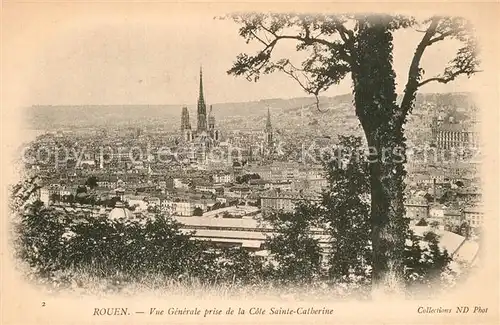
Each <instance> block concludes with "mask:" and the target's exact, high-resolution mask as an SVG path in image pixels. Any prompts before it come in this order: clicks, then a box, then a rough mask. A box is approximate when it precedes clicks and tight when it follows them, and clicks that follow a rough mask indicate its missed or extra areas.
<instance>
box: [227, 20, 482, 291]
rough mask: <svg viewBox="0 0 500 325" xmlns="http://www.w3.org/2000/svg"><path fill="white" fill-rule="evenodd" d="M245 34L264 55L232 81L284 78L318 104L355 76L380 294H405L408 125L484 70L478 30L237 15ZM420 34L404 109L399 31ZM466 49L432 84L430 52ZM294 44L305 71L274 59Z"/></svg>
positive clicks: (239, 63)
mask: <svg viewBox="0 0 500 325" xmlns="http://www.w3.org/2000/svg"><path fill="white" fill-rule="evenodd" d="M226 18H230V19H232V20H233V21H234V22H236V23H237V24H238V25H240V28H239V35H240V36H241V37H243V38H244V39H245V40H246V42H247V43H249V42H256V43H258V44H260V45H261V49H260V50H259V51H258V52H257V53H256V54H254V55H249V54H246V53H241V54H239V55H238V56H237V58H236V61H235V62H234V64H233V66H232V68H231V69H230V70H229V71H228V74H232V75H235V76H245V77H246V78H247V79H248V80H249V81H252V80H253V81H257V80H258V79H259V77H260V76H261V75H262V74H269V73H272V72H275V71H281V72H283V73H285V74H286V75H288V76H290V77H291V78H293V79H294V80H295V81H297V82H298V84H299V85H300V86H301V87H302V88H303V89H304V91H305V92H306V93H308V94H312V95H314V96H315V97H316V103H317V107H318V109H319V97H318V96H319V94H320V92H322V91H325V90H327V89H328V88H329V87H330V86H332V85H335V84H338V83H339V82H340V81H341V80H342V79H344V78H345V77H346V76H347V75H348V74H350V76H351V79H352V84H353V93H354V106H355V113H356V115H357V117H358V119H359V121H360V123H361V126H362V128H363V131H364V133H365V137H366V140H367V143H368V146H369V147H370V154H371V155H370V168H369V178H370V189H371V216H370V219H371V220H370V221H371V234H372V247H373V258H372V267H373V277H372V281H373V284H374V289H382V291H385V292H387V293H398V292H400V291H401V289H402V286H403V281H402V278H403V273H404V267H403V263H402V260H403V256H404V235H403V234H405V233H406V231H407V229H408V221H407V220H405V219H404V214H405V209H404V204H403V199H404V196H403V192H404V183H403V179H404V176H405V170H404V166H403V163H404V162H405V161H406V146H405V137H404V132H403V126H404V124H405V123H406V120H407V116H408V114H410V113H411V111H412V109H413V106H414V102H415V97H416V94H417V91H418V89H419V88H420V87H422V86H424V85H426V84H428V83H431V82H439V83H448V82H451V81H453V80H455V79H456V78H458V77H459V76H462V75H465V76H471V75H472V74H474V73H476V72H477V71H478V70H477V68H478V65H479V60H478V58H477V54H476V41H475V38H474V37H473V35H472V33H471V25H470V23H469V22H468V21H467V20H465V19H463V18H460V17H443V16H433V17H430V18H429V19H426V20H423V21H417V20H416V19H415V18H413V17H405V16H391V15H364V14H344V15H314V16H312V15H298V14H274V13H272V14H260V13H252V14H233V15H230V16H229V17H226ZM403 28H415V29H416V30H417V31H419V32H421V33H422V34H423V36H422V38H421V40H420V42H419V44H417V46H416V50H415V52H414V55H413V58H412V60H411V63H410V66H409V70H408V77H407V81H406V85H405V90H404V94H403V97H402V100H401V102H400V103H399V104H397V103H396V98H397V94H396V90H395V76H396V74H395V72H394V70H393V67H392V61H393V57H392V55H393V32H394V31H395V30H398V29H403ZM451 39H453V40H454V41H458V42H459V43H460V44H461V46H460V47H459V49H458V50H457V52H456V55H455V57H454V58H451V60H450V61H449V64H448V65H447V66H446V67H445V68H444V71H443V73H442V74H440V75H437V76H431V77H429V78H427V79H424V76H425V71H424V69H423V68H422V67H421V59H422V57H423V56H424V53H425V51H426V49H428V48H429V47H430V46H432V45H434V44H436V43H439V42H443V41H446V40H451ZM284 41H293V42H295V44H296V50H297V51H298V52H302V53H305V54H306V58H305V59H304V60H303V61H302V62H301V64H300V65H297V64H294V63H292V62H291V60H290V59H289V58H281V59H277V60H272V54H273V51H274V50H275V48H276V45H277V44H278V43H282V42H284Z"/></svg>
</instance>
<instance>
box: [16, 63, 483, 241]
mask: <svg viewBox="0 0 500 325" xmlns="http://www.w3.org/2000/svg"><path fill="white" fill-rule="evenodd" d="M196 108H197V110H196V129H194V128H192V126H191V121H190V114H189V110H188V108H187V107H183V108H182V109H181V121H180V132H179V131H176V132H172V133H169V134H159V133H157V131H150V130H144V129H141V128H132V129H128V130H113V129H108V130H94V131H88V130H87V131H77V130H75V131H67V132H56V133H52V134H49V133H48V134H45V135H43V136H40V137H39V138H38V139H37V140H36V141H35V142H34V143H32V145H31V148H30V150H28V151H26V152H27V155H28V156H30V155H29V154H30V153H31V156H30V159H28V160H27V162H26V167H27V172H28V173H31V174H35V175H37V176H38V177H39V178H40V179H41V186H42V187H41V190H40V193H39V194H40V195H39V199H40V200H41V201H43V202H44V203H45V204H46V205H52V206H54V207H55V208H57V209H65V210H68V211H84V212H86V213H90V214H92V215H95V216H96V217H97V216H103V217H110V218H141V217H144V216H146V215H150V214H156V213H160V214H164V215H170V216H173V217H174V218H177V219H178V220H179V221H181V222H183V223H184V224H185V227H184V228H185V229H187V230H190V229H191V230H193V229H195V230H197V234H198V235H197V236H198V237H199V238H203V239H212V240H215V241H219V242H221V243H225V244H228V245H229V244H230V245H243V246H245V245H246V246H248V247H249V248H251V249H253V250H258V248H259V247H260V244H258V245H257V244H256V241H257V242H259V243H261V242H263V238H264V237H263V233H265V231H264V230H262V229H260V230H259V229H257V227H256V226H254V225H253V223H254V222H255V220H258V219H259V218H260V216H261V215H262V214H266V213H268V212H270V211H277V210H281V211H287V212H291V211H293V209H294V207H295V205H296V204H297V202H300V201H308V202H319V200H320V193H321V191H322V190H323V189H324V188H325V187H326V186H327V185H328V182H327V180H326V177H325V175H324V169H323V167H322V165H321V164H320V162H317V161H316V162H315V161H309V160H306V159H303V158H302V156H301V155H300V154H297V155H293V154H290V153H293V152H300V151H301V149H302V148H303V144H302V143H301V141H300V140H299V139H298V138H293V137H294V134H293V133H291V134H283V133H282V134H277V132H276V131H275V130H274V129H273V126H272V121H271V112H270V110H269V109H268V112H267V117H266V122H265V125H262V128H261V131H259V132H255V131H236V130H229V131H228V132H225V133H224V134H222V133H221V131H220V130H219V129H218V128H217V125H216V119H215V115H214V109H213V107H212V105H210V106H209V108H210V109H209V111H208V112H207V105H206V103H205V96H204V89H203V75H202V71H201V70H200V80H199V96H198V101H197V106H196ZM430 134H431V135H432V138H431V139H428V140H430V141H431V142H433V144H434V147H436V148H437V149H450V148H455V147H460V148H468V147H475V146H477V144H478V137H477V134H476V133H475V131H474V129H473V127H472V126H471V124H470V123H469V122H468V121H467V120H466V119H465V118H462V117H461V118H457V117H455V116H453V115H448V116H445V117H437V118H435V119H434V120H433V122H432V124H431V126H430ZM287 137H288V138H289V139H291V141H288V142H287V143H286V144H285V145H283V144H282V143H280V141H282V139H284V138H287ZM314 141H316V143H320V142H321V141H323V142H324V141H326V142H325V143H324V144H323V145H324V146H331V145H332V142H331V141H330V140H325V139H321V141H319V140H318V141H317V139H315V140H314ZM420 144H421V143H420ZM47 148H49V149H48V150H47ZM68 148H70V149H69V150H68ZM283 152H284V153H283ZM312 158H314V157H312ZM476 169H477V164H475V163H472V162H471V163H469V162H467V161H465V162H464V161H461V162H453V163H447V164H444V163H440V162H426V161H423V162H422V161H409V162H408V164H407V170H408V176H407V179H406V180H407V193H406V197H407V200H406V203H405V206H406V213H407V217H408V218H410V220H411V224H412V225H414V226H422V225H426V226H432V227H434V228H436V229H440V231H449V232H453V233H455V234H459V235H463V236H464V237H472V236H473V235H474V234H477V233H480V229H481V225H482V224H483V209H482V206H481V204H480V201H481V194H480V190H479V184H480V181H479V178H478V176H477V175H478V172H477V170H476ZM228 220H230V221H228ZM197 223H198V225H197ZM238 223H242V224H245V226H241V227H240V228H238V226H236V225H237V224H238ZM216 224H220V225H219V226H215V225H216ZM214 227H215V228H214ZM217 227H218V228H217ZM228 227H229V228H231V229H229V228H228ZM238 229H239V230H238ZM238 231H239V232H238ZM266 231H268V230H266ZM228 234H229V235H228ZM320 235H321V234H319V233H318V236H320ZM238 236H239V237H238Z"/></svg>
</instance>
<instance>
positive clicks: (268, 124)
mask: <svg viewBox="0 0 500 325" xmlns="http://www.w3.org/2000/svg"><path fill="white" fill-rule="evenodd" d="M270 129H272V126H271V112H270V111H269V106H268V107H267V121H266V130H270Z"/></svg>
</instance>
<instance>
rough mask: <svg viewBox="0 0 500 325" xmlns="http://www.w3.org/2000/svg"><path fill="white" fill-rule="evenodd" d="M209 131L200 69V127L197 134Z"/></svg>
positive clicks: (198, 126)
mask: <svg viewBox="0 0 500 325" xmlns="http://www.w3.org/2000/svg"><path fill="white" fill-rule="evenodd" d="M206 130H207V106H206V104H205V98H204V97H203V71H202V69H201V67H200V93H199V95H198V125H197V132H198V133H201V132H203V131H206Z"/></svg>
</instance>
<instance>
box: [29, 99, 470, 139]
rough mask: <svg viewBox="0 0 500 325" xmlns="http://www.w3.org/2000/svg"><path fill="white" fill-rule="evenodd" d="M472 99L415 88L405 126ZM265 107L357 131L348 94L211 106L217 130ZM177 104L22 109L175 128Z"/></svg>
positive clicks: (305, 124)
mask: <svg viewBox="0 0 500 325" xmlns="http://www.w3.org/2000/svg"><path fill="white" fill-rule="evenodd" d="M472 105H473V100H472V96H471V94H469V93H446V94H419V95H418V97H417V101H416V105H415V109H414V114H413V116H412V118H411V119H410V121H409V124H408V125H407V129H409V128H412V127H418V126H419V125H420V122H421V119H424V120H426V119H427V118H428V117H429V116H431V115H434V114H437V113H438V112H439V111H448V110H461V111H464V112H465V113H467V112H468V111H470V108H471V106H472ZM268 107H269V109H270V111H271V116H272V123H273V126H274V127H275V128H276V129H286V130H294V131H297V132H301V133H314V134H318V133H319V134H324V135H335V134H339V133H359V131H360V130H359V127H358V126H359V123H358V121H357V118H356V116H355V115H354V109H353V107H352V95H350V94H346V95H339V96H335V97H321V98H320V107H319V110H318V109H317V107H316V105H315V99H314V98H312V97H299V98H293V99H265V100H259V101H252V102H244V103H222V104H213V111H214V114H215V116H216V119H217V125H218V127H220V128H221V129H222V130H228V129H232V130H234V129H262V128H263V127H264V125H265V120H266V115H267V108H268ZM188 108H189V111H190V116H191V124H192V126H193V127H195V125H196V109H195V106H194V105H190V106H188ZM181 109H182V106H181V105H93V106H88V105H87V106H86V105H81V106H79V105H74V106H32V107H29V108H27V109H26V111H25V117H26V121H27V124H28V125H29V127H30V128H31V129H37V130H52V129H57V128H87V127H121V126H141V127H144V128H165V129H173V130H176V129H178V128H179V125H180V116H181Z"/></svg>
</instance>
